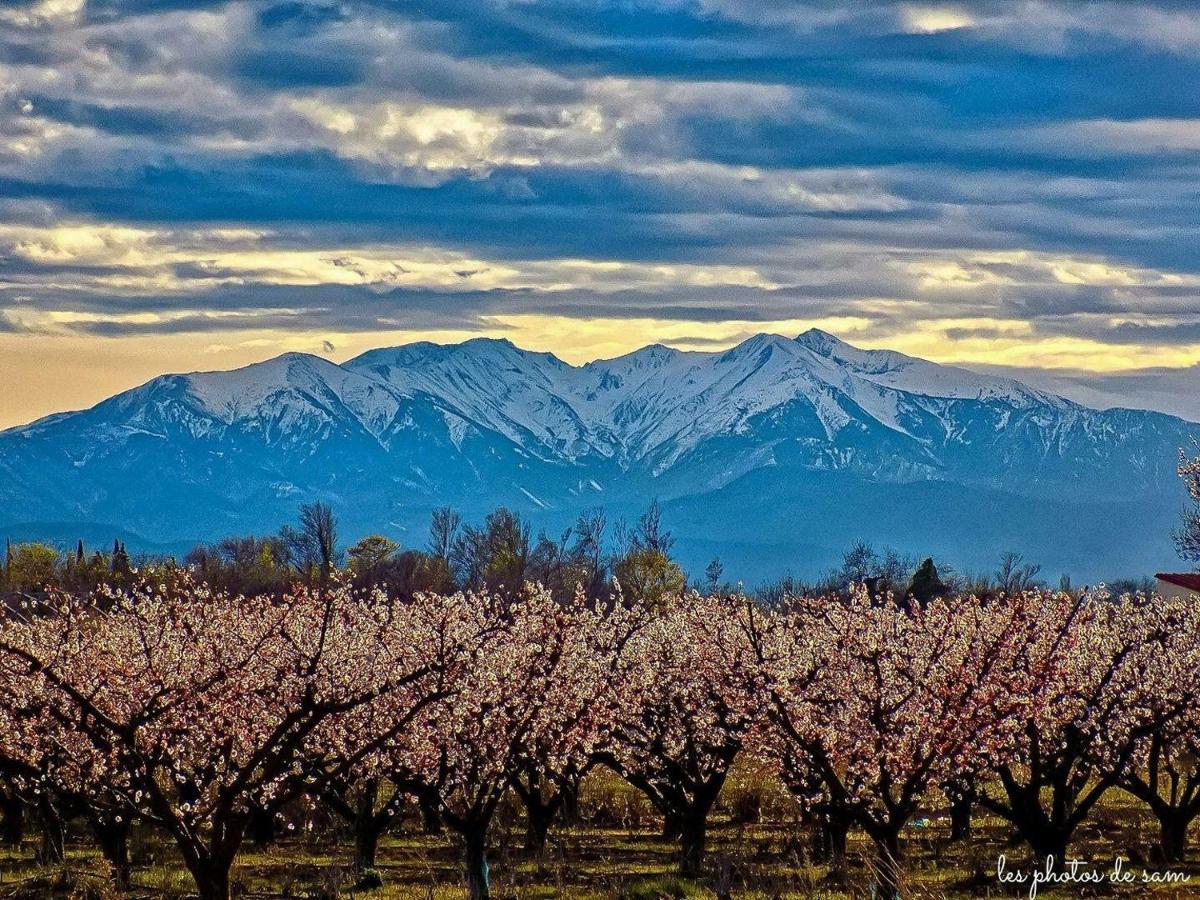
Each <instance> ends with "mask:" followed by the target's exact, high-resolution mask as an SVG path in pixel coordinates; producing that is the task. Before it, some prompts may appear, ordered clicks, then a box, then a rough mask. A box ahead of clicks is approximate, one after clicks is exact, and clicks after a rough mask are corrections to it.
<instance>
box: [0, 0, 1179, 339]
mask: <svg viewBox="0 0 1200 900" xmlns="http://www.w3.org/2000/svg"><path fill="white" fill-rule="evenodd" d="M69 6H70V4H57V5H48V4H45V3H39V2H26V0H20V2H13V3H8V4H5V6H4V8H3V9H2V10H0V209H2V210H4V212H5V218H6V220H7V221H8V222H9V223H11V233H10V232H0V251H2V252H3V259H0V303H2V304H4V307H3V309H4V311H6V317H5V318H3V319H0V327H5V328H9V329H14V328H18V327H29V326H28V324H24V325H20V324H14V323H22V322H24V323H28V322H31V321H34V319H35V318H36V317H35V316H34V315H33V314H34V313H36V312H39V311H40V312H44V313H49V312H53V311H73V312H77V313H89V314H95V315H96V316H104V315H107V316H110V317H111V318H110V320H108V321H104V320H97V321H92V320H90V319H89V320H87V321H82V322H77V323H75V324H72V325H69V326H60V327H68V328H72V329H75V330H82V331H87V332H89V333H95V334H105V335H120V334H134V333H154V332H161V333H166V332H170V331H176V332H179V331H188V330H194V331H198V332H199V331H214V330H222V329H229V328H237V327H251V324H253V327H273V328H280V329H287V328H293V327H303V328H308V329H313V328H322V329H329V330H331V331H332V330H342V331H355V330H359V331H366V330H371V329H373V328H381V327H385V326H386V327H395V323H396V322H397V321H402V322H404V323H405V327H412V328H421V327H428V328H434V327H437V328H449V327H463V328H468V327H471V328H473V327H485V326H486V325H487V322H488V320H487V317H488V316H490V315H496V314H498V313H512V312H539V313H553V314H560V315H569V316H577V317H603V318H620V317H629V316H648V315H653V316H656V317H658V318H664V319H680V320H686V321H692V322H696V323H698V324H706V323H717V322H722V321H731V320H738V321H745V322H755V321H763V322H767V321H773V320H782V319H794V318H802V317H819V316H836V315H858V316H862V317H865V318H868V319H870V320H871V321H872V322H873V325H872V328H874V329H875V330H876V331H878V332H879V333H880V334H881V335H886V333H887V331H888V329H892V330H899V329H901V328H902V327H903V324H904V323H905V322H909V323H912V322H922V321H928V320H934V319H938V318H944V319H952V320H956V324H954V325H953V326H951V327H950V328H949V330H948V331H947V332H946V333H947V336H948V337H949V338H951V339H956V338H961V339H968V338H972V339H978V338H985V337H987V336H989V335H991V336H999V335H1000V334H1001V331H1000V329H999V326H997V325H996V324H995V323H994V322H981V323H980V324H978V325H974V326H973V325H970V324H966V325H964V324H962V323H961V322H958V321H957V320H960V319H968V320H969V319H972V318H974V317H980V316H982V317H985V318H988V319H997V320H1001V319H1004V320H1006V319H1017V320H1021V321H1026V322H1029V323H1031V326H1032V330H1033V332H1034V333H1036V334H1041V335H1066V336H1073V337H1078V338H1081V339H1087V340H1098V341H1105V342H1111V343H1112V344H1114V345H1118V346H1120V345H1128V344H1146V343H1150V344H1155V345H1161V346H1179V345H1189V344H1193V343H1200V331H1198V330H1197V327H1198V326H1197V325H1196V324H1195V319H1196V312H1197V307H1198V306H1200V304H1198V301H1197V297H1198V294H1197V284H1198V283H1200V220H1198V219H1197V217H1196V215H1195V210H1196V208H1197V203H1198V202H1200V196H1198V195H1200V187H1198V185H1200V92H1197V91H1195V90H1190V89H1188V87H1189V86H1191V85H1195V84H1200V12H1198V11H1197V10H1196V9H1195V6H1194V4H1190V3H1183V2H1166V0H1162V2H1144V3H1137V4H1128V3H1083V2H1078V3H1077V2H1069V0H1061V2H1040V3H1029V4H1021V5H1019V7H1018V5H1017V4H1012V3H1009V2H999V0H996V2H956V3H947V4H941V3H939V2H936V0H930V2H918V3H902V2H883V3H873V4H856V3H849V2H837V3H834V2H815V0H814V2H808V3H804V4H777V3H770V2H766V0H640V2H631V3H625V2H620V3H618V2H612V3H608V2H601V3H596V2H591V0H588V2H584V0H579V2H571V0H543V2H529V3H524V2H523V3H508V2H481V0H443V2H438V3H428V2H416V0H413V2H409V0H379V2H366V0H362V2H357V0H340V2H334V0H313V2H304V0H283V2H269V0H268V2H250V3H221V2H196V0H189V2H179V0H91V2H88V3H86V4H85V5H83V6H82V8H81V9H80V10H77V11H76V12H75V13H74V14H73V13H72V11H71V10H70V9H69ZM62 223H67V224H71V225H76V226H87V225H89V224H91V225H95V226H96V227H97V228H100V227H102V226H103V227H114V228H117V227H125V228H132V229H141V230H145V231H148V232H154V233H155V236H154V237H153V238H145V239H144V240H146V241H149V242H150V246H151V249H152V250H153V251H154V253H156V254H158V257H161V259H158V258H157V257H156V259H157V261H156V262H147V261H146V259H145V258H143V257H145V254H144V253H143V252H142V251H143V250H144V249H145V248H143V247H141V246H140V245H139V247H138V248H136V250H135V251H130V252H124V251H122V252H118V251H117V250H116V249H113V250H112V251H111V252H108V253H107V255H106V252H104V251H102V250H101V251H97V250H96V249H95V248H94V247H92V248H91V249H88V246H87V241H85V240H83V239H82V238H79V237H78V236H75V237H68V238H61V239H60V238H59V237H55V236H54V235H51V234H49V233H48V232H49V231H52V230H53V229H54V228H55V227H56V226H57V225H59V224H62ZM22 228H26V229H34V230H36V229H42V230H43V231H46V232H47V233H46V234H42V233H41V232H38V233H36V234H34V233H33V232H28V233H27V231H22V230H21V229H22ZM222 228H235V229H251V230H255V231H257V232H261V233H260V234H258V235H257V236H256V237H255V238H254V239H253V240H249V239H246V240H242V242H241V243H240V244H237V245H236V246H234V244H231V243H229V241H230V240H231V239H227V238H225V237H213V236H208V237H206V236H204V235H205V234H208V233H209V232H215V230H217V229H222ZM190 231H194V232H196V233H197V234H200V236H199V237H188V236H187V235H184V234H182V233H183V232H190ZM181 235H182V236H181ZM97 240H110V238H97ZM112 240H118V239H115V238H113V239H112ZM120 240H125V239H124V238H121V239H120ZM138 240H143V238H138ZM206 242H207V243H206ZM118 243H119V241H118ZM235 243H236V242H235ZM389 245H394V246H396V247H399V248H410V247H417V248H431V247H432V248H439V249H441V250H444V251H446V252H448V253H456V254H460V255H463V256H464V257H470V259H471V262H469V263H467V262H464V263H463V272H465V273H467V274H464V275H463V276H462V277H463V278H464V279H468V278H470V277H472V274H473V273H474V272H475V271H476V270H477V269H479V268H480V267H487V266H493V267H499V266H504V267H508V268H511V269H513V270H514V271H516V272H517V273H518V276H516V280H517V281H520V277H519V276H521V275H524V274H526V273H527V272H528V273H529V274H528V277H527V279H526V280H527V282H528V287H526V288H521V287H517V288H503V289H500V288H495V289H490V290H479V291H473V290H460V291H453V290H448V289H446V288H445V286H444V285H442V286H440V287H437V288H434V287H432V286H431V287H430V288H428V289H407V288H406V289H403V290H401V289H396V288H394V287H393V286H391V285H388V284H367V285H364V286H361V287H346V286H343V285H338V284H327V285H317V286H302V287H297V286H296V285H295V284H292V283H273V282H274V280H276V275H275V274H272V273H277V269H275V268H272V267H271V266H266V265H264V266H263V267H262V269H261V270H260V271H256V270H255V269H254V268H253V267H248V266H247V265H246V263H245V259H244V258H238V259H237V260H232V261H231V259H230V258H229V253H231V252H233V251H236V252H238V253H241V254H247V253H249V254H253V253H265V252H268V251H275V250H280V251H288V252H292V251H303V250H310V251H312V252H314V253H315V252H325V251H326V250H328V252H329V254H330V255H331V256H334V255H338V254H344V255H345V256H346V258H347V259H351V260H352V259H354V258H355V253H356V252H357V251H356V250H355V248H361V247H364V246H373V247H378V246H389ZM81 246H82V249H81ZM114 246H115V245H114ZM122 246H123V245H122ZM89 254H91V255H89ZM152 255H153V254H152ZM402 256H403V253H402V252H401V251H400V250H398V251H397V258H401V257H402ZM581 259H582V260H593V261H603V262H618V263H625V264H638V265H641V266H654V265H661V266H665V267H670V266H675V265H691V266H711V267H739V266H740V267H747V268H752V269H753V270H754V272H755V273H756V274H757V275H758V276H759V277H760V278H761V279H762V280H763V281H764V282H769V287H768V286H766V285H760V286H756V287H746V286H745V285H744V284H742V283H741V281H739V279H738V278H734V277H730V279H729V280H728V282H727V283H725V282H722V281H721V279H722V278H724V277H725V276H724V275H722V274H721V273H719V272H717V273H716V274H714V276H713V279H710V280H708V281H705V280H703V279H701V280H697V281H695V282H694V283H692V284H683V283H681V284H678V285H673V286H672V285H669V284H664V283H653V284H650V283H643V282H644V280H645V276H644V275H637V276H633V275H631V276H629V278H630V279H631V282H630V283H629V284H624V285H623V284H620V283H612V284H607V285H605V286H604V287H603V288H601V287H596V286H595V285H592V284H591V283H589V282H587V281H586V280H581V281H580V282H579V283H578V284H577V285H575V286H573V287H572V285H571V284H570V281H571V279H572V278H574V277H579V278H581V279H582V278H583V276H580V275H579V274H578V272H577V271H575V270H571V269H569V268H568V267H567V266H566V263H569V262H570V261H572V260H581ZM1064 261H1065V262H1064ZM1081 261H1082V263H1086V264H1088V265H1092V266H1094V267H1096V268H1094V269H1088V268H1086V266H1085V267H1083V268H1081V267H1080V265H1079V263H1080V262H1081ZM539 262H543V263H554V262H561V263H563V264H564V266H563V268H561V270H556V272H557V277H559V278H560V281H565V282H567V284H566V287H565V288H564V285H563V284H562V283H559V284H558V285H557V287H556V289H555V290H553V291H548V290H545V289H543V288H544V283H545V282H546V281H547V280H552V279H550V278H549V276H547V275H545V273H544V272H543V273H541V274H534V273H532V270H531V266H532V264H534V263H539ZM951 264H953V265H954V266H957V267H958V268H957V269H954V270H953V271H952V272H951V274H950V275H946V274H945V273H946V271H949V270H947V269H946V268H945V267H946V266H950V265H951ZM939 266H940V267H942V268H940V269H939ZM1104 267H1108V268H1111V269H1122V270H1124V269H1128V270H1129V271H1128V272H1124V271H1122V272H1119V273H1117V274H1111V273H1108V274H1106V273H1105V272H1104V271H1101V269H1102V268H1104ZM955 273H957V274H955ZM364 277H367V276H364ZM611 277H612V278H613V279H616V280H617V281H619V279H620V278H621V277H623V276H620V275H613V276H611ZM156 278H157V279H168V280H169V281H170V282H171V283H172V285H173V287H172V288H171V289H169V290H167V289H158V288H156V287H155V283H154V279H156ZM138 279H143V280H145V284H140V283H138ZM638 279H642V281H638V283H633V282H634V281H637V280H638ZM661 280H665V281H669V276H662V279H661ZM743 280H744V279H743ZM511 281H512V279H510V282H511ZM114 284H118V285H121V287H114ZM17 297H19V298H20V300H19V301H18V300H17V299H16V298H17ZM256 310H258V311H260V312H261V317H253V316H250V315H247V316H246V317H245V321H244V322H243V319H242V318H238V317H231V316H227V315H215V313H225V312H230V311H236V312H239V313H247V314H249V313H253V312H254V311H256ZM281 310H286V311H281ZM206 311H207V312H209V313H214V315H206V314H205V312H206ZM135 312H160V313H171V315H170V316H168V317H166V318H163V319H162V320H161V321H141V322H131V321H130V319H129V317H128V316H124V317H123V314H127V313H135ZM14 316H16V318H14ZM22 316H23V317H24V318H21V317H22ZM252 319H253V320H254V321H253V322H251V320H252ZM706 339H707V338H705V337H704V335H703V334H702V333H701V332H700V331H698V332H697V334H696V339H695V341H694V343H702V342H703V341H704V340H706Z"/></svg>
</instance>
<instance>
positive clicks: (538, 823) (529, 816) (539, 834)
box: [525, 797, 558, 859]
mask: <svg viewBox="0 0 1200 900" xmlns="http://www.w3.org/2000/svg"><path fill="white" fill-rule="evenodd" d="M557 809H558V804H556V803H542V802H541V801H540V800H538V799H537V798H536V797H534V798H531V799H530V800H529V801H528V802H526V804H525V852H526V853H528V854H529V855H530V856H534V857H537V858H539V859H540V858H541V857H542V855H543V854H544V853H545V852H546V836H547V835H548V834H549V833H550V825H551V824H552V823H553V822H554V814H555V812H556V811H557Z"/></svg>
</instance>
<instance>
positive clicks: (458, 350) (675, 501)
mask: <svg viewBox="0 0 1200 900" xmlns="http://www.w3.org/2000/svg"><path fill="white" fill-rule="evenodd" d="M1195 437H1200V425H1197V424H1195V423H1191V422H1187V421H1184V420H1182V419H1179V418H1176V417H1173V416H1169V415H1165V414H1162V413H1156V412H1146V411H1139V410H1126V409H1110V410H1095V409H1090V408H1088V407H1084V406H1081V405H1079V404H1077V403H1073V402H1071V401H1069V400H1066V399H1064V398H1062V397H1058V396H1056V395H1053V394H1049V393H1046V392H1043V391H1038V390H1034V389H1032V388H1030V387H1027V386H1025V385H1023V384H1020V383H1018V382H1016V381H1012V380H1009V379H1004V378H999V377H993V376H986V375H980V374H977V373H974V372H970V371H967V370H964V369H960V368H954V367H950V366H941V365H937V364H935V363H931V362H927V361H925V360H920V359H915V358H913V357H909V356H905V355H903V354H900V353H896V352H893V351H888V350H860V349H857V348H855V347H853V346H851V345H849V344H847V343H845V342H843V341H841V340H839V339H838V338H836V337H834V336H833V335H830V334H827V333H825V332H822V331H818V330H812V331H808V332H805V333H804V334H802V335H800V336H799V337H797V338H795V339H788V338H784V337H780V336H778V335H769V334H761V335H756V336H754V337H752V338H750V339H748V340H746V341H744V342H743V343H741V344H739V345H738V346H736V347H734V348H732V349H730V350H728V351H724V352H719V353H696V352H681V351H677V350H672V349H669V348H667V347H663V346H659V345H654V346H650V347H645V348H643V349H641V350H638V351H636V352H634V353H630V354H628V355H626V356H622V357H619V358H617V359H612V360H603V361H598V362H593V363H588V364H587V365H584V366H572V365H569V364H567V363H565V362H563V361H562V360H560V359H558V358H556V357H554V356H553V355H551V354H546V353H532V352H529V351H525V350H522V349H520V348H517V347H515V346H513V345H512V344H510V343H509V342H507V341H503V340H490V339H476V340H471V341H467V342H465V343H461V344H454V345H437V344H430V343H417V344H410V345H407V346H403V347H395V348H387V349H380V350H372V351H369V352H367V353H364V354H363V355H361V356H359V357H357V358H355V359H352V360H350V361H348V362H346V363H344V364H342V365H337V364H335V363H332V362H330V361H328V360H325V359H322V358H320V357H316V356H310V355H306V354H298V353H289V354H285V355H283V356H280V357H277V358H275V359H271V360H268V361H266V362H262V363H258V364H255V365H251V366H247V367H245V368H243V369H239V370H236V371H233V372H208V373H194V374H189V375H165V376H162V377H159V378H155V379H153V380H151V381H149V382H147V383H146V384H144V385H142V386H141V387H138V388H135V389H133V390H130V391H126V392H124V393H121V394H118V395H116V396H114V397H112V398H110V399H108V400H105V401H104V402H102V403H100V404H98V405H96V406H94V407H92V408H91V409H88V410H84V411H81V412H73V413H62V414H57V415H53V416H49V417H47V418H45V419H42V420H39V421H38V422H34V423H32V424H30V425H26V426H22V427H19V428H13V429H9V430H7V431H4V432H0V521H5V520H8V521H13V522H25V521H31V520H34V519H40V520H46V521H47V522H48V523H49V524H48V525H46V526H45V528H46V534H61V535H63V536H66V535H68V534H69V533H70V534H76V533H77V532H78V529H79V525H76V524H73V523H96V522H120V523H123V524H122V528H124V529H126V530H127V532H128V533H130V534H132V535H134V536H141V537H140V538H137V539H132V538H131V539H130V540H129V541H128V543H129V544H130V546H131V548H132V547H133V546H135V545H137V546H154V545H161V546H164V547H174V548H179V547H180V546H183V545H184V544H190V543H191V542H193V541H194V540H196V539H211V538H215V537H219V536H224V535H227V534H234V533H247V532H252V531H253V532H265V531H274V530H275V529H277V528H278V527H279V525H280V524H282V523H283V522H285V521H290V520H291V519H292V518H294V515H295V511H296V508H297V506H298V505H299V504H300V503H301V502H305V501H310V500H314V499H320V500H324V501H326V502H329V503H330V504H331V505H332V506H333V507H334V509H335V511H336V512H337V513H338V515H339V517H340V519H341V522H342V525H343V532H344V533H345V536H346V537H355V536H358V535H360V534H362V533H366V532H368V531H382V532H385V533H389V534H391V535H393V536H395V537H397V538H399V539H400V540H401V541H402V542H404V543H406V544H408V545H410V546H411V545H414V544H421V543H423V541H424V534H425V527H426V522H427V518H428V514H429V511H430V510H431V509H432V508H433V507H435V506H440V505H444V504H449V505H452V506H455V507H457V508H459V509H460V510H461V511H463V512H464V513H465V514H466V515H467V516H468V517H469V518H470V517H477V516H481V515H482V514H483V513H484V512H486V511H487V510H489V509H491V508H493V507H495V506H498V505H505V506H509V507H511V508H515V509H518V510H521V511H523V512H525V513H527V514H529V515H531V516H532V517H533V518H534V521H535V522H536V523H538V524H540V525H545V526H546V527H548V528H560V527H564V526H565V525H566V524H569V522H570V521H571V520H572V519H573V518H574V516H575V515H576V514H577V513H578V512H579V511H580V510H582V509H584V508H586V507H589V506H593V505H603V506H605V507H606V509H608V510H609V513H610V518H615V517H616V516H618V515H632V514H634V513H635V511H637V510H639V509H640V508H642V507H644V506H645V504H646V503H647V502H648V501H649V500H650V499H651V498H654V497H658V498H659V499H661V500H662V501H663V502H664V505H665V509H666V511H667V513H668V525H669V526H670V527H672V528H673V529H674V531H675V532H676V533H677V535H678V536H679V539H680V540H679V545H678V547H679V551H680V553H681V555H682V556H683V558H684V560H685V561H686V562H688V563H690V564H691V565H693V566H694V567H702V566H703V563H704V561H705V560H706V558H707V557H710V556H711V555H714V554H718V553H719V554H720V555H721V556H722V557H723V558H724V559H725V562H726V571H727V573H728V574H729V575H731V576H733V577H740V578H745V579H747V580H756V579H758V578H763V577H767V576H770V575H774V574H778V573H780V572H783V571H786V570H792V571H794V572H797V573H801V574H803V573H811V572H814V571H816V570H817V569H820V568H823V567H826V566H828V565H829V564H831V563H833V562H834V561H835V559H834V557H835V555H836V552H837V551H838V550H840V549H842V548H843V547H844V546H845V544H846V543H848V542H849V541H850V540H853V539H856V538H866V539H869V540H875V541H877V542H879V543H889V544H892V545H894V546H897V547H898V548H900V549H902V550H908V551H912V552H920V553H934V554H937V555H940V556H945V557H947V558H949V559H952V560H954V561H955V562H957V563H959V564H960V565H963V566H966V567H978V568H982V567H984V566H987V565H991V564H992V563H993V562H994V561H995V559H996V558H997V557H998V556H999V554H1000V553H1001V551H1004V550H1008V549H1015V550H1019V551H1021V552H1024V553H1025V554H1026V555H1027V556H1028V557H1030V558H1032V559H1036V560H1038V561H1040V562H1042V563H1043V564H1044V565H1045V568H1046V571H1047V572H1050V573H1054V574H1056V573H1057V572H1059V571H1064V570H1065V571H1071V572H1073V573H1074V574H1075V575H1076V577H1077V579H1096V578H1101V577H1112V576H1116V575H1125V574H1134V573H1142V572H1152V571H1154V570H1155V569H1158V568H1162V567H1163V566H1164V565H1168V566H1169V565H1170V564H1171V560H1172V558H1173V551H1172V548H1171V545H1170V538H1169V533H1170V530H1171V528H1172V527H1173V526H1174V524H1175V517H1176V513H1177V511H1178V509H1179V507H1180V505H1181V503H1182V496H1183V495H1182V491H1181V488H1180V485H1179V484H1178V483H1177V482H1178V479H1177V478H1176V475H1175V465H1176V461H1177V454H1178V450H1179V448H1180V447H1183V446H1187V445H1189V443H1190V441H1191V440H1192V439H1193V438H1195ZM23 527H26V532H25V533H26V534H28V535H31V536H36V535H37V534H38V528H39V527H42V526H34V525H29V526H23ZM91 527H92V528H93V529H95V530H94V531H93V532H92V533H93V534H95V535H96V536H97V537H100V536H101V535H102V534H104V533H105V529H106V528H108V529H109V532H108V537H107V541H108V542H109V543H111V540H112V537H113V536H114V532H113V530H112V529H111V528H110V527H109V526H100V525H93V526H91ZM72 528H74V529H76V531H75V532H72V531H71V529H72ZM85 540H88V538H87V537H86V536H85ZM70 542H71V543H73V542H74V537H70Z"/></svg>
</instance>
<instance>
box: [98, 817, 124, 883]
mask: <svg viewBox="0 0 1200 900" xmlns="http://www.w3.org/2000/svg"><path fill="white" fill-rule="evenodd" d="M89 819H90V822H91V826H92V834H93V835H95V838H96V843H97V844H98V845H99V847H100V852H101V853H103V854H104V858H105V859H106V860H107V861H108V864H109V865H110V866H112V870H113V878H114V880H115V881H116V882H117V886H118V887H120V888H121V889H122V890H124V889H125V888H128V887H129V875H130V866H129V820H128V819H127V818H124V817H122V819H121V821H119V822H118V821H115V820H113V819H108V820H103V821H102V820H101V819H99V818H96V817H94V816H90V817H89Z"/></svg>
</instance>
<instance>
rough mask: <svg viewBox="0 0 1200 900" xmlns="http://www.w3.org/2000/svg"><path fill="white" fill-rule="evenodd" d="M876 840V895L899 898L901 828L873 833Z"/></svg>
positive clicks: (890, 898)
mask: <svg viewBox="0 0 1200 900" xmlns="http://www.w3.org/2000/svg"><path fill="white" fill-rule="evenodd" d="M871 839H872V840H873V841H874V842H875V852H876V864H875V865H876V873H875V874H876V883H877V885H878V888H879V889H878V891H877V892H876V894H875V896H876V897H879V898H881V900H899V897H900V861H901V855H900V829H898V828H888V829H886V830H881V831H878V832H875V833H873V834H872V835H871Z"/></svg>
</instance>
